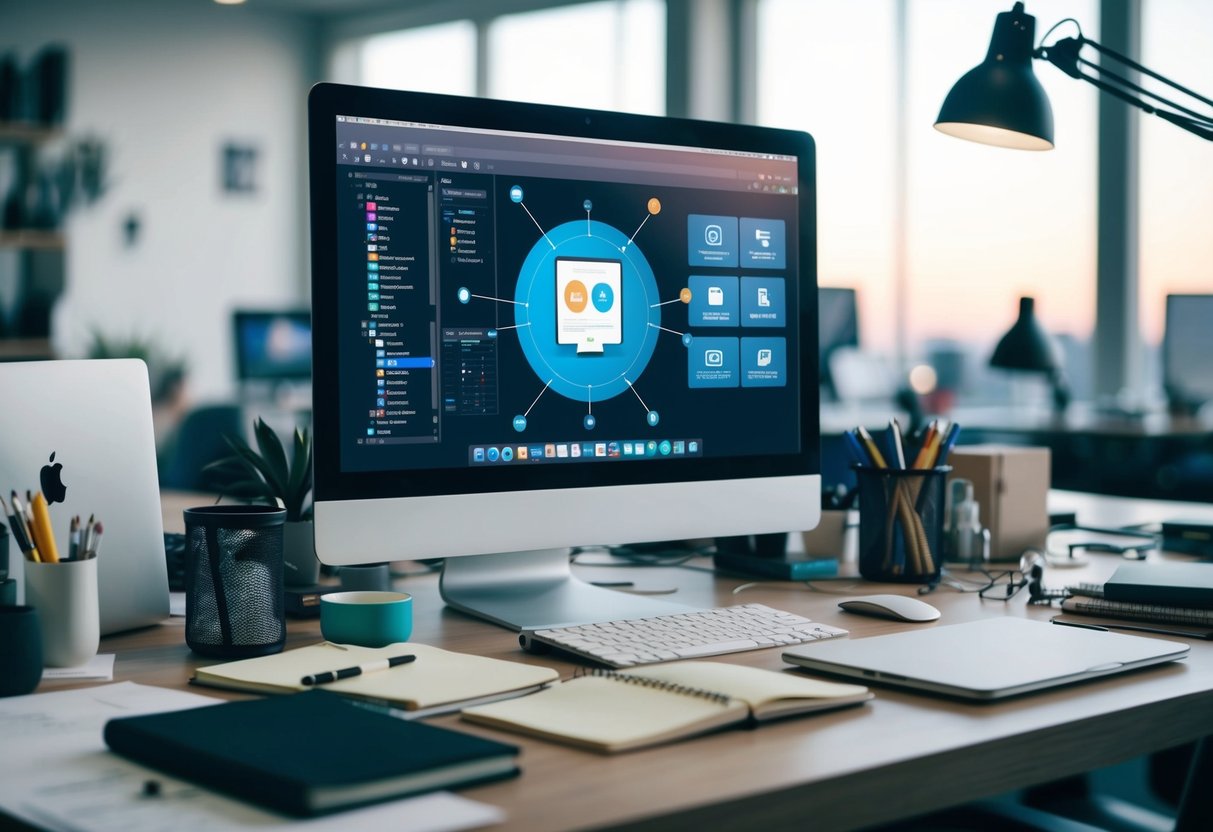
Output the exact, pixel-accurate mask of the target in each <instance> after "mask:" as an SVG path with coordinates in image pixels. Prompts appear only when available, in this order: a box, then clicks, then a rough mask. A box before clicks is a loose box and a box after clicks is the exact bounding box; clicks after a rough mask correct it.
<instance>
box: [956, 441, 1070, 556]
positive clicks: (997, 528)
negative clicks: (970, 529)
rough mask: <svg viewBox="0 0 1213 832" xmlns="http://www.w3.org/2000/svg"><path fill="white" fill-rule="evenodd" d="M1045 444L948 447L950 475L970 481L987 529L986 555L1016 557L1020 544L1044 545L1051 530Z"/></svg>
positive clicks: (1024, 547)
mask: <svg viewBox="0 0 1213 832" xmlns="http://www.w3.org/2000/svg"><path fill="white" fill-rule="evenodd" d="M1050 463H1051V458H1050V454H1049V449H1048V448H1020V447H1015V446H1012V445H962V446H960V447H957V448H956V449H955V450H953V451H952V454H951V456H949V457H948V464H949V465H951V466H952V473H951V474H950V475H949V480H952V479H956V478H963V479H966V480H969V481H971V482H972V483H973V496H974V498H975V499H976V500H977V503H978V505H979V506H980V507H981V517H980V519H981V525H982V526H984V527H986V528H987V529H989V530H990V559H991V560H999V561H1017V560H1019V556H1020V555H1021V554H1022V553H1023V550H1024V549H1029V548H1037V549H1043V548H1044V545H1045V538H1046V537H1047V536H1048V533H1049V508H1048V498H1049V482H1050V479H1049V478H1050V474H1051V470H1050Z"/></svg>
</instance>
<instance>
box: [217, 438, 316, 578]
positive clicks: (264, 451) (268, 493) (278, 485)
mask: <svg viewBox="0 0 1213 832" xmlns="http://www.w3.org/2000/svg"><path fill="white" fill-rule="evenodd" d="M253 437H254V439H255V440H256V443H257V448H256V450H254V449H253V448H252V447H250V446H249V444H248V443H247V442H246V441H244V439H243V438H241V437H239V436H231V435H227V436H224V437H223V438H224V441H226V442H227V444H228V446H229V447H230V448H231V449H232V455H231V456H229V457H225V458H223V459H220V460H217V461H215V462H212V463H211V464H210V465H207V466H206V470H209V471H213V472H214V473H215V474H216V475H217V476H219V477H220V478H222V481H224V482H225V483H226V485H225V487H224V492H225V493H226V494H228V495H230V496H232V497H237V498H240V499H245V500H250V501H254V502H264V503H266V504H268V505H272V506H275V505H276V506H280V507H281V508H284V509H286V525H285V527H284V528H283V541H282V547H283V558H284V560H283V566H284V570H285V574H284V578H285V580H286V583H287V584H289V585H292V586H309V585H311V584H314V583H316V579H317V578H318V577H319V569H320V562H319V561H318V560H316V547H315V537H314V534H313V529H312V438H311V435H310V433H309V432H308V430H307V429H306V428H296V429H295V436H294V440H293V442H292V446H291V454H290V459H289V461H288V459H287V452H286V449H285V448H284V447H283V445H282V441H281V440H280V439H279V438H278V434H276V433H275V432H274V430H273V428H271V427H270V426H269V425H267V424H266V423H265V420H264V419H261V418H260V417H258V418H257V421H256V422H254V423H253Z"/></svg>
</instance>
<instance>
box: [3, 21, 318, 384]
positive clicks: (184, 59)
mask: <svg viewBox="0 0 1213 832" xmlns="http://www.w3.org/2000/svg"><path fill="white" fill-rule="evenodd" d="M49 42H56V43H62V44H65V45H66V46H67V47H68V48H69V50H70V53H71V75H70V79H71V80H70V86H69V121H68V128H69V132H70V133H71V134H73V135H81V134H93V135H96V136H98V137H99V138H101V139H103V140H104V141H105V143H106V144H107V146H108V148H109V151H110V173H109V181H110V184H111V188H110V190H109V192H108V193H107V194H106V195H105V196H104V197H103V198H102V200H101V201H100V202H98V203H97V204H96V205H95V206H93V207H91V208H85V209H83V210H81V211H79V212H78V213H77V214H76V215H74V216H73V217H72V219H71V220H70V221H69V223H68V226H67V234H68V238H69V243H68V251H67V272H68V274H67V288H66V290H65V292H64V295H63V296H62V298H61V300H60V304H59V307H58V308H57V309H56V311H55V314H54V319H53V329H54V332H53V335H52V338H53V341H54V344H55V347H56V350H57V352H59V353H60V354H62V355H65V356H77V355H81V354H83V351H84V349H85V347H86V346H87V344H88V342H89V340H90V337H91V333H92V331H94V330H97V329H99V330H101V331H102V332H104V333H106V334H108V335H112V336H130V335H134V334H137V335H141V336H147V337H152V338H154V339H156V340H157V342H158V343H160V344H161V345H163V346H164V347H167V348H168V349H169V350H170V351H172V352H174V353H176V354H179V355H183V356H184V357H185V358H186V360H187V362H188V365H189V389H190V393H191V396H192V397H193V398H195V399H208V398H218V397H223V396H227V395H230V394H231V393H232V390H233V378H232V374H233V369H232V367H233V363H232V356H231V345H230V340H231V336H230V329H231V324H230V320H229V313H230V311H231V310H232V309H233V308H235V307H237V306H241V305H252V306H258V305H260V306H270V305H291V304H301V303H306V300H307V279H306V277H307V270H308V263H307V261H306V258H305V257H304V252H305V247H304V245H303V241H304V240H306V230H305V222H306V217H307V209H306V201H307V186H306V182H307V172H306V137H305V135H304V134H305V131H306V95H307V89H308V87H309V86H310V84H311V83H312V81H313V80H315V79H314V78H313V77H312V72H313V67H314V66H316V65H318V57H317V56H316V55H315V54H314V47H315V43H316V42H317V39H316V37H315V34H314V31H313V28H312V25H311V24H309V23H308V22H306V21H304V20H302V19H299V18H296V17H294V16H289V15H282V14H272V13H266V12H262V11H259V10H257V9H256V8H255V7H254V8H249V7H243V6H241V7H226V6H219V5H216V4H214V3H212V2H209V0H109V1H107V2H96V0H38V2H36V3H16V2H11V1H10V0H0V52H4V51H9V50H14V51H16V52H17V54H18V55H19V56H20V57H21V58H22V60H23V61H24V60H28V58H29V56H30V55H32V54H33V53H34V52H35V51H36V50H37V49H39V48H40V47H41V46H43V45H45V44H47V43H49ZM227 140H236V141H238V142H240V143H244V144H250V145H254V146H256V147H257V148H258V149H259V151H260V154H259V160H260V161H259V167H258V190H257V192H256V193H254V194H226V193H224V191H223V188H222V178H221V147H222V145H223V144H224V143H225V141H227ZM131 213H135V214H137V215H138V216H139V217H140V219H141V220H142V230H141V233H140V236H139V240H138V242H137V244H136V245H135V246H133V247H127V245H126V244H125V241H124V234H123V224H124V222H125V220H126V218H127V216H128V215H130V214H131Z"/></svg>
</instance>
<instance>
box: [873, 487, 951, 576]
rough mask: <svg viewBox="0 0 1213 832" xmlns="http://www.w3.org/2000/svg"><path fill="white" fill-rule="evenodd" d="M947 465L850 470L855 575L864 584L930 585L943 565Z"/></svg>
mask: <svg viewBox="0 0 1213 832" xmlns="http://www.w3.org/2000/svg"><path fill="white" fill-rule="evenodd" d="M950 470H952V469H951V468H950V467H948V466H946V465H945V466H940V467H937V468H921V469H920V468H907V469H899V468H871V467H868V466H864V465H857V466H855V477H856V480H857V482H858V487H859V573H860V574H861V575H863V577H864V578H866V579H867V580H869V581H900V582H906V583H930V582H932V581H935V580H938V578H939V570H940V567H941V566H942V564H943V519H944V486H945V484H946V481H947V477H948V472H949V471H950Z"/></svg>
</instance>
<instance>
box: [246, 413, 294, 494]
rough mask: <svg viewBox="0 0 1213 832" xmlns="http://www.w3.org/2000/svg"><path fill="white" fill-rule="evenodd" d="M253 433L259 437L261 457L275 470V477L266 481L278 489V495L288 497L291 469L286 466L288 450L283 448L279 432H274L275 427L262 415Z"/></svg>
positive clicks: (258, 445) (267, 478) (254, 425)
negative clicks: (266, 421)
mask: <svg viewBox="0 0 1213 832" xmlns="http://www.w3.org/2000/svg"><path fill="white" fill-rule="evenodd" d="M253 434H254V435H255V436H256V438H257V449H258V450H260V451H261V459H262V460H263V461H264V462H265V464H266V466H268V467H269V469H270V470H271V471H272V472H273V477H266V482H268V483H270V484H271V485H273V486H274V488H276V489H277V490H278V496H280V497H286V486H287V482H288V481H289V480H290V471H289V470H288V469H287V467H286V451H285V450H283V448H282V440H281V439H279V438H278V434H276V433H274V429H273V428H271V427H270V426H269V425H267V424H266V423H265V420H264V419H262V418H260V417H258V419H257V421H256V422H254V423H253Z"/></svg>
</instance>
